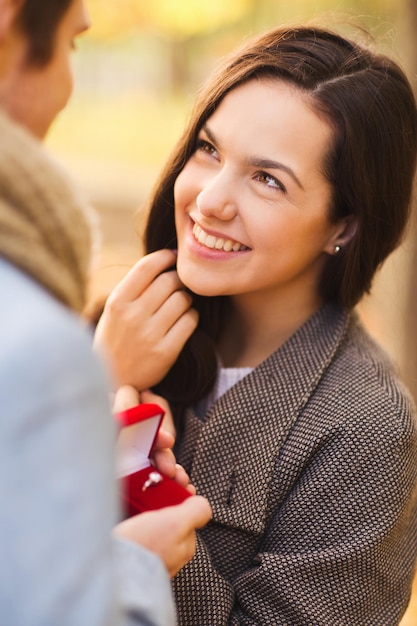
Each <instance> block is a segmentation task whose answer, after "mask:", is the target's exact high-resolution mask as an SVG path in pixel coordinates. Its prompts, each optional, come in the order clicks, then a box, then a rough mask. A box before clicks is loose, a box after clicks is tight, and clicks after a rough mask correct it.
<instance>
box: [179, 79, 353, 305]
mask: <svg viewBox="0 0 417 626" xmlns="http://www.w3.org/2000/svg"><path fill="white" fill-rule="evenodd" d="M331 141H332V129H331V127H330V125H329V124H328V123H327V122H326V121H325V120H323V119H321V118H320V117H318V116H317V115H316V114H315V113H314V112H313V110H312V109H311V108H310V106H309V105H308V101H307V96H305V95H303V94H302V93H301V92H300V91H297V90H296V89H295V88H294V87H291V86H288V85H287V84H285V83H283V82H280V81H275V80H270V79H269V80H267V79H265V80H260V81H258V80H256V81H255V80H252V81H250V82H248V83H245V84H243V85H241V86H239V87H237V88H236V89H234V90H233V91H231V92H230V93H229V94H228V95H227V96H226V97H225V98H224V100H223V101H222V102H221V104H220V106H219V107H218V109H217V110H216V111H215V113H214V114H213V115H212V116H211V117H210V118H209V119H208V121H207V123H206V125H205V126H204V128H203V129H202V130H201V132H200V134H199V136H198V142H197V147H196V150H195V152H194V154H193V155H192V156H191V158H190V159H189V161H188V162H187V163H186V165H185V167H184V169H183V170H182V172H181V173H180V175H179V176H178V178H177V180H176V183H175V189H174V195H175V221H176V229H177V235H178V262H177V268H178V273H179V276H180V278H181V280H182V281H183V283H184V284H185V285H186V286H187V287H189V288H190V289H191V290H192V291H194V292H195V293H198V294H200V295H205V296H214V295H231V296H241V295H251V296H254V295H255V294H256V295H257V296H261V300H260V302H265V299H264V298H263V296H266V297H267V298H268V302H270V301H271V297H273V298H274V299H275V298H281V297H285V298H291V299H293V300H291V302H297V301H299V300H300V299H301V300H300V302H301V301H302V300H303V299H305V298H314V299H317V298H318V287H317V285H318V281H319V276H320V274H321V272H322V269H323V265H324V262H325V260H326V257H327V254H333V252H334V246H335V245H336V244H337V243H338V236H339V234H340V233H341V231H342V230H343V224H341V223H330V222H329V219H328V214H329V207H330V202H331V195H332V189H331V186H330V183H329V182H328V181H327V180H326V178H325V176H324V173H323V162H324V157H325V155H326V154H327V152H328V149H329V146H330V142H331ZM327 258H328V257H327ZM294 298H295V300H294Z"/></svg>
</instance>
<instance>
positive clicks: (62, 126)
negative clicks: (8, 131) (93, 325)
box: [48, 0, 417, 397]
mask: <svg viewBox="0 0 417 626" xmlns="http://www.w3.org/2000/svg"><path fill="white" fill-rule="evenodd" d="M87 4H88V6H89V9H90V14H91V18H92V22H93V27H92V29H91V31H90V32H89V33H88V34H87V35H86V36H84V37H82V38H81V39H80V40H79V42H78V43H77V47H78V52H77V53H76V54H75V55H74V73H75V91H74V95H73V98H72V102H71V104H70V106H69V107H68V108H67V109H66V110H65V112H63V113H62V114H61V116H60V117H59V119H58V121H57V122H56V124H55V126H54V127H53V128H52V131H51V133H50V135H49V137H48V145H49V147H50V149H51V150H52V151H53V152H54V153H55V154H57V155H58V156H59V157H60V159H61V160H62V161H63V162H64V164H65V165H66V166H67V168H68V169H69V170H70V171H71V173H72V175H73V177H74V178H75V180H76V182H77V183H78V185H79V186H81V187H82V188H83V189H84V191H85V193H86V194H87V196H88V198H89V199H90V201H91V203H92V204H93V205H94V206H95V207H96V209H97V211H98V214H99V216H100V221H101V229H102V233H103V239H102V247H101V251H100V254H99V256H98V258H97V261H96V265H95V270H94V277H93V284H92V298H93V299H94V300H97V299H98V300H99V299H101V298H102V297H103V296H104V295H105V294H106V293H107V292H108V291H109V289H110V288H111V287H112V286H113V285H114V284H115V283H116V282H117V280H119V279H120V278H121V277H122V276H123V275H124V274H125V273H126V271H127V270H128V269H129V267H130V266H131V264H132V263H133V262H134V261H135V260H136V259H137V258H138V256H139V255H140V254H141V244H140V237H139V236H138V233H137V232H135V227H134V223H133V215H134V213H135V212H137V211H139V212H140V207H141V205H142V203H143V201H144V199H145V197H146V195H147V194H148V192H149V190H150V188H151V186H152V185H153V183H154V182H155V179H156V177H157V174H158V171H159V170H160V168H161V165H162V164H163V162H164V160H165V158H166V156H167V155H168V153H169V152H170V150H171V148H172V146H173V144H174V142H175V141H176V139H177V138H178V137H179V135H180V133H181V131H182V128H183V125H184V122H185V120H186V119H187V115H188V113H189V109H190V104H191V101H192V100H193V98H194V95H195V92H196V90H197V88H198V86H199V85H200V84H201V82H202V81H203V80H204V78H205V77H206V75H207V73H208V72H209V71H210V70H211V69H212V68H213V66H214V65H215V63H216V62H217V61H218V59H219V57H221V56H223V55H225V54H227V53H228V52H230V51H231V50H232V49H233V48H234V47H235V46H236V45H237V44H238V43H241V42H242V41H243V40H244V39H246V38H247V37H249V36H251V35H253V34H256V33H257V32H260V31H262V30H264V29H265V28H268V27H271V26H274V25H277V24H282V23H288V22H298V21H303V22H305V21H306V20H308V21H311V20H313V21H316V22H318V23H322V24H325V25H329V26H334V27H336V28H337V29H339V30H341V31H342V32H346V33H347V34H351V33H355V27H356V25H360V26H365V27H366V28H367V29H369V30H370V32H371V34H372V35H373V37H374V38H375V39H376V41H377V42H378V46H379V48H381V49H382V50H383V51H385V52H387V53H389V54H390V55H392V56H394V58H396V60H397V61H399V62H400V64H401V65H402V66H403V67H404V68H405V69H406V71H407V73H408V75H409V76H410V78H411V80H412V81H413V83H414V84H415V82H416V73H417V0H368V1H365V0H357V1H355V0H345V1H343V0H332V1H327V0H321V1H320V0H304V1H303V0H297V1H296V2H288V1H287V0H158V2H150V1H149V0H148V1H145V0H88V2H87ZM415 232H416V231H415V225H414V222H413V224H412V225H411V228H410V231H409V235H408V237H407V239H406V241H405V242H404V244H403V246H402V247H401V249H400V250H399V251H398V252H396V253H395V254H394V255H393V256H392V258H391V259H390V261H389V262H388V263H387V264H386V265H385V266H384V268H383V270H382V271H381V273H380V275H379V276H378V278H377V280H376V281H375V284H374V289H373V294H372V296H371V297H367V298H366V299H365V300H364V302H363V303H362V304H361V305H360V314H361V315H362V317H363V319H364V321H365V323H366V324H367V325H368V327H369V329H370V330H371V332H372V333H373V334H374V335H375V336H376V337H377V338H378V339H379V340H380V341H381V342H382V343H383V344H384V346H385V347H386V349H387V350H388V351H389V352H390V353H391V354H392V355H393V356H394V358H395V359H396V361H397V363H398V365H399V367H400V369H401V370H402V372H403V375H404V377H405V379H406V381H407V383H408V385H409V386H410V388H411V389H412V391H413V393H414V395H415V396H416V397H417V340H416V329H415V326H416V323H415V308H416V304H417V298H416V297H415V295H414V294H415V292H416V289H415V286H416V285H417V276H415V272H414V266H415V261H417V253H416V247H417V246H416V240H417V237H416V235H415Z"/></svg>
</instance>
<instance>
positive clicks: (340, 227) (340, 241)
mask: <svg viewBox="0 0 417 626" xmlns="http://www.w3.org/2000/svg"><path fill="white" fill-rule="evenodd" d="M357 230H358V218H357V217H356V215H347V216H346V217H343V218H342V219H341V220H339V221H338V222H337V224H336V228H335V231H334V234H333V235H332V237H331V238H330V240H329V241H328V243H327V245H326V247H325V249H324V251H325V252H327V253H328V254H337V253H338V252H339V251H340V250H341V249H342V248H344V247H345V246H346V245H347V244H348V243H349V241H351V239H353V237H354V236H355V233H356V231H357Z"/></svg>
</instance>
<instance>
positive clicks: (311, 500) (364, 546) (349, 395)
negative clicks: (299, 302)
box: [173, 306, 417, 626]
mask: <svg viewBox="0 0 417 626" xmlns="http://www.w3.org/2000/svg"><path fill="white" fill-rule="evenodd" d="M177 455H178V460H179V462H180V463H182V464H183V465H184V466H185V468H186V469H187V470H188V472H189V473H190V475H191V480H192V482H193V483H194V484H195V485H196V487H197V489H198V492H199V493H201V494H203V495H205V496H207V497H208V498H209V500H210V502H211V504H212V506H213V511H214V518H213V521H212V522H211V523H210V524H209V525H208V526H207V527H206V528H204V529H203V530H202V531H201V532H200V534H199V542H198V550H197V554H196V556H195V558H194V559H193V560H192V561H191V562H190V563H189V564H188V565H187V566H186V567H185V568H184V569H183V570H182V571H181V572H180V573H179V574H178V575H177V577H176V578H175V579H174V581H173V587H174V591H175V595H176V600H177V606H178V615H179V624H180V626H183V625H188V626H222V625H226V624H231V625H243V626H249V625H255V624H256V625H265V626H281V625H285V626H326V625H328V626H349V625H351V626H394V625H396V624H398V622H399V621H400V617H401V615H402V614H403V612H404V611H405V608H406V606H407V602H408V599H409V592H410V587H411V581H412V574H413V568H414V562H415V556H416V549H417V506H416V491H415V484H416V474H417V434H416V422H415V417H414V408H413V405H412V402H411V401H410V399H409V396H408V394H407V393H406V391H405V390H404V389H403V388H402V386H401V384H400V382H399V381H398V379H397V377H396V375H395V373H394V371H393V369H392V367H391V364H390V363H389V361H388V359H387V358H386V356H385V355H384V354H383V353H382V351H381V350H380V349H379V348H378V347H377V346H376V345H375V344H374V343H373V342H372V340H371V339H370V338H369V337H368V336H367V334H366V333H365V331H364V330H363V329H362V327H361V326H360V324H359V323H358V322H357V319H356V317H355V316H349V315H347V314H346V313H343V312H341V311H340V310H338V309H336V308H333V307H331V306H327V307H325V308H324V309H323V310H321V311H320V312H319V313H317V314H316V315H315V316H314V317H313V318H312V319H311V320H309V322H307V324H306V325H304V327H302V328H301V329H300V330H299V331H298V332H297V333H296V334H295V335H294V336H293V337H292V338H291V339H290V340H289V341H288V342H287V343H286V344H285V345H284V346H282V347H281V348H280V349H279V350H278V351H277V352H276V353H274V354H273V355H272V356H271V357H269V358H268V359H267V360H266V361H265V362H264V363H262V364H261V365H260V366H259V367H257V368H255V369H254V370H253V372H251V373H250V374H249V375H248V376H246V377H245V378H244V379H243V380H241V381H240V382H239V383H237V384H236V385H235V386H234V387H232V388H231V389H230V390H229V391H228V392H226V393H225V394H224V395H223V396H222V397H221V398H219V400H218V401H217V402H216V403H215V404H214V405H213V406H212V407H211V408H210V410H209V411H208V413H207V415H206V416H204V418H203V420H201V421H200V420H199V419H198V418H197V417H196V416H195V415H194V413H193V412H192V411H189V412H188V414H187V416H186V428H185V432H184V435H183V437H182V439H181V441H180V442H179V445H178V448H177Z"/></svg>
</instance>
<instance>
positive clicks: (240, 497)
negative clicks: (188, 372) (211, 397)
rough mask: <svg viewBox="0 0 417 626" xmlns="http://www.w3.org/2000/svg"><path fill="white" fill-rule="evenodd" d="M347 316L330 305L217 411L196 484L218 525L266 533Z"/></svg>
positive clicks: (204, 436) (205, 432)
mask: <svg viewBox="0 0 417 626" xmlns="http://www.w3.org/2000/svg"><path fill="white" fill-rule="evenodd" d="M348 321H349V316H348V315H347V314H345V313H343V312H341V311H340V309H337V308H335V307H333V306H330V305H327V306H325V307H324V308H323V309H321V310H320V311H319V312H318V313H316V314H315V315H314V316H313V317H312V318H310V320H308V321H307V322H306V324H304V326H302V327H301V328H300V329H299V330H298V331H297V332H296V333H295V334H294V335H293V336H292V337H291V338H290V339H289V340H288V341H287V342H286V343H285V344H284V345H283V346H281V348H279V350H277V351H276V352H275V353H274V354H272V355H271V356H270V357H269V358H268V359H266V360H265V361H264V362H263V363H261V365H259V366H258V367H257V368H255V369H254V370H253V371H252V372H251V373H250V374H249V375H248V376H246V377H245V378H244V379H242V380H241V381H240V382H239V383H237V384H236V385H234V387H232V388H231V389H230V390H229V391H228V392H226V393H225V394H224V395H223V396H221V397H220V398H219V399H218V401H217V402H216V403H215V404H214V405H213V406H212V407H211V409H210V411H209V413H208V415H207V420H206V422H205V423H204V425H203V426H202V428H201V432H200V436H199V439H198V442H197V446H196V449H195V454H194V460H193V465H192V472H191V481H192V483H193V484H195V485H196V486H197V488H198V492H199V493H200V494H202V495H205V496H206V497H207V498H208V499H209V500H210V503H211V505H212V507H213V513H214V519H215V520H216V521H218V522H220V523H225V524H229V525H232V526H238V527H240V528H243V529H245V530H247V531H249V532H253V533H261V532H262V531H263V529H264V526H265V511H266V507H267V501H268V494H269V487H270V483H271V480H272V477H273V472H274V464H275V459H276V457H277V455H278V453H279V450H280V448H281V446H282V444H283V442H284V441H285V439H286V437H287V435H288V433H289V431H290V429H291V427H292V425H293V424H294V422H295V420H296V419H297V417H298V415H299V414H300V412H301V411H302V409H303V407H304V406H305V404H306V402H307V401H308V399H309V398H310V396H311V395H312V393H313V392H314V390H315V388H316V386H317V384H318V383H319V381H320V379H321V377H322V375H323V373H324V372H325V370H326V369H327V367H328V365H329V363H330V362H331V360H332V358H333V356H334V353H335V351H336V350H337V348H338V346H339V344H340V342H341V341H342V339H343V337H344V335H345V332H346V329H347V326H348Z"/></svg>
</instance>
